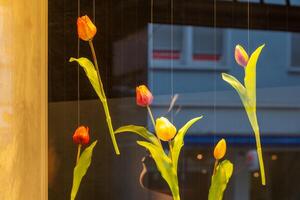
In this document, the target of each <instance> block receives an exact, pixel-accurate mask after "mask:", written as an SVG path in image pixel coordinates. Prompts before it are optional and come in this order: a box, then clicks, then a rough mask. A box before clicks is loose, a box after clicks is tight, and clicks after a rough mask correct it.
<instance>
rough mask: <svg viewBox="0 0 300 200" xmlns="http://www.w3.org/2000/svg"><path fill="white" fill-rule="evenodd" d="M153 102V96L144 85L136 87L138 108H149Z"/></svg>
mask: <svg viewBox="0 0 300 200" xmlns="http://www.w3.org/2000/svg"><path fill="white" fill-rule="evenodd" d="M152 101H153V95H152V93H151V92H150V91H149V89H148V88H147V86H145V85H140V86H138V87H136V103H137V105H139V106H143V107H146V106H149V105H150V104H151V103H152Z"/></svg>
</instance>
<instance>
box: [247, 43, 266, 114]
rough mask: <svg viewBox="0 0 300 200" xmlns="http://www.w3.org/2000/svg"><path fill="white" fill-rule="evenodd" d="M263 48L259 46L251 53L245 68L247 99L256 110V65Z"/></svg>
mask: <svg viewBox="0 0 300 200" xmlns="http://www.w3.org/2000/svg"><path fill="white" fill-rule="evenodd" d="M264 46H265V45H264V44H263V45H261V46H260V47H258V48H257V49H256V50H255V51H254V52H253V53H252V55H251V56H250V59H249V61H248V64H247V66H246V67H245V78H244V83H245V87H246V89H247V93H248V98H249V99H250V100H251V106H252V107H254V108H256V63H257V60H258V58H259V56H260V53H261V51H262V49H263V48H264Z"/></svg>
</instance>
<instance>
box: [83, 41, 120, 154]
mask: <svg viewBox="0 0 300 200" xmlns="http://www.w3.org/2000/svg"><path fill="white" fill-rule="evenodd" d="M89 45H90V48H91V52H92V55H93V60H94V63H95V68H96V71H97V75H98V80H99V86H100V92H101V95H102V98H103V99H102V100H101V98H100V100H101V102H102V105H103V108H104V112H105V116H106V122H107V125H108V129H109V133H110V137H111V140H112V143H113V146H114V149H115V152H116V154H117V155H120V151H119V147H118V144H117V141H116V137H115V134H114V129H113V126H112V122H111V117H110V113H109V109H108V104H107V99H106V95H105V92H104V87H103V84H102V81H101V76H100V71H99V67H98V62H97V56H96V52H95V48H94V45H93V41H92V40H89Z"/></svg>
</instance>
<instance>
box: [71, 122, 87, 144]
mask: <svg viewBox="0 0 300 200" xmlns="http://www.w3.org/2000/svg"><path fill="white" fill-rule="evenodd" d="M73 141H74V143H75V144H81V145H86V144H88V143H89V141H90V135H89V128H88V127H84V126H79V127H78V128H77V129H76V131H75V133H74V135H73Z"/></svg>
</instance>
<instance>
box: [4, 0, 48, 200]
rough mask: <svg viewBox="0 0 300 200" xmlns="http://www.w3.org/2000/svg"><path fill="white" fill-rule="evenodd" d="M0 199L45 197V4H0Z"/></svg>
mask: <svg viewBox="0 0 300 200" xmlns="http://www.w3.org/2000/svg"><path fill="white" fill-rule="evenodd" d="M0 35H1V42H0V55H1V59H0V199H4V200H6V199H8V200H23V199H24V200H40V199H41V200H42V199H47V157H48V156H47V1H46V0H30V1H22V0H0Z"/></svg>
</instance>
